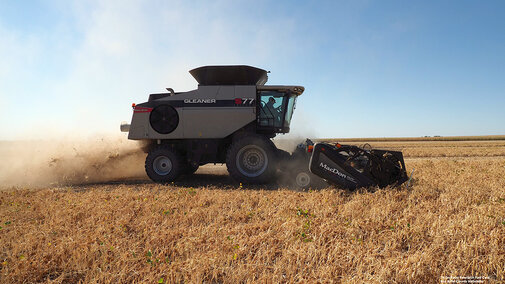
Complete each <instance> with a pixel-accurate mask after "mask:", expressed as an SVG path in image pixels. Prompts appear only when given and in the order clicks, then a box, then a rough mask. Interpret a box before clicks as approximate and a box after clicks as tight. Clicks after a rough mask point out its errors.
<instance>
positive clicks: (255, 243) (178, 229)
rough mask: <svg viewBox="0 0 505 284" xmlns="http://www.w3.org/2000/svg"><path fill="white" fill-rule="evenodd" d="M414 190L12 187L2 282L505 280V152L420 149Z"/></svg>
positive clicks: (4, 210) (2, 215)
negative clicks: (454, 155) (423, 153)
mask: <svg viewBox="0 0 505 284" xmlns="http://www.w3.org/2000/svg"><path fill="white" fill-rule="evenodd" d="M408 164H409V167H415V168H416V174H415V180H414V185H413V186H412V187H411V188H410V189H408V190H407V189H405V188H400V189H390V188H387V189H382V190H376V191H374V192H372V191H360V192H356V193H351V192H347V191H340V190H335V189H331V188H330V189H325V190H321V191H311V192H295V191H291V190H287V189H281V190H275V191H266V190H252V189H250V190H247V189H235V190H222V189H219V188H213V187H202V188H185V187H178V186H161V185H151V184H147V185H98V186H89V187H84V188H83V187H63V188H48V189H39V190H29V189H17V190H11V191H3V192H0V196H1V197H0V202H1V204H0V221H1V226H2V229H1V230H0V243H1V248H2V251H1V255H0V258H1V261H2V265H1V271H0V273H1V274H0V275H1V278H0V279H1V282H3V283H13V282H42V281H47V280H52V281H53V282H54V283H72V282H74V283H76V282H86V283H88V282H116V283H131V282H144V283H157V282H158V281H160V282H161V281H163V282H164V283H173V282H181V281H184V282H225V283H237V282H249V281H259V282H296V281H302V282H306V281H310V282H313V281H315V280H320V281H321V282H327V281H331V280H335V281H344V282H363V281H366V282H418V283H434V282H439V281H440V279H441V277H443V276H479V277H489V278H490V279H498V280H503V279H505V273H504V271H505V238H504V236H505V192H504V188H505V180H504V179H503V176H505V159H493V160H475V161H474V160H455V161H454V160H443V159H442V160H413V161H410V162H409V163H408Z"/></svg>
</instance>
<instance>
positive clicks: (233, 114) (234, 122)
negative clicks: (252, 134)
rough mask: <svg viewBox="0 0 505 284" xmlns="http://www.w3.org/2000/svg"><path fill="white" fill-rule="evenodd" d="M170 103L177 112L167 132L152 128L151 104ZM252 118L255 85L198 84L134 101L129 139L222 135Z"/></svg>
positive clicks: (253, 115)
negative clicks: (174, 123) (176, 119)
mask: <svg viewBox="0 0 505 284" xmlns="http://www.w3.org/2000/svg"><path fill="white" fill-rule="evenodd" d="M163 104H167V105H171V106H172V107H174V108H175V109H176V111H177V113H178V115H179V124H178V126H177V128H176V129H175V130H174V131H173V132H171V133H169V134H160V133H158V132H156V131H155V130H154V129H153V128H152V127H151V124H150V122H149V117H150V114H151V112H150V111H152V109H153V108H156V106H159V105H163ZM255 119H256V86H200V87H199V88H198V90H193V91H189V92H186V93H179V94H177V95H175V96H168V97H163V98H160V99H157V100H153V101H150V102H146V103H142V104H139V105H137V107H136V108H135V111H134V114H133V117H132V121H131V126H130V132H129V135H128V138H129V139H134V140H135V139H193V138H224V137H226V136H228V135H230V134H232V133H233V132H235V131H237V130H238V129H240V128H242V127H244V126H245V125H247V124H249V123H250V122H252V121H254V120H255Z"/></svg>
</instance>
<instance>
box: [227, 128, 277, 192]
mask: <svg viewBox="0 0 505 284" xmlns="http://www.w3.org/2000/svg"><path fill="white" fill-rule="evenodd" d="M276 163H277V161H276V155H275V146H273V143H271V141H269V140H268V139H267V138H264V137H258V136H250V137H244V138H242V139H240V140H237V141H235V142H233V143H232V145H231V146H230V148H229V149H228V153H227V155H226V167H227V168H228V172H229V173H230V175H231V177H232V178H234V179H235V180H237V181H239V182H244V183H250V184H261V183H267V182H270V181H271V180H272V178H273V177H274V174H275V172H276Z"/></svg>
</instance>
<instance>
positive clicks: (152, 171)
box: [145, 145, 181, 183]
mask: <svg viewBox="0 0 505 284" xmlns="http://www.w3.org/2000/svg"><path fill="white" fill-rule="evenodd" d="M145 168H146V173H147V175H148V176H149V178H150V179H151V180H153V181H154V182H159V183H167V182H172V181H174V180H176V179H177V178H178V177H179V175H180V173H181V156H180V154H179V153H178V152H177V151H175V150H174V149H173V148H170V147H166V146H162V145H160V146H157V147H154V148H152V149H151V150H150V151H149V154H147V158H146V164H145Z"/></svg>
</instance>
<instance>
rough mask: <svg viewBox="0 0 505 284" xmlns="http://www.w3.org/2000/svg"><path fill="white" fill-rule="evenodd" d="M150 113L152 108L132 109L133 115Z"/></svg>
mask: <svg viewBox="0 0 505 284" xmlns="http://www.w3.org/2000/svg"><path fill="white" fill-rule="evenodd" d="M151 111H153V108H152V107H135V109H133V113H146V112H151Z"/></svg>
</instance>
